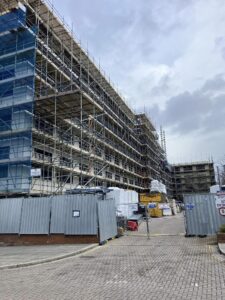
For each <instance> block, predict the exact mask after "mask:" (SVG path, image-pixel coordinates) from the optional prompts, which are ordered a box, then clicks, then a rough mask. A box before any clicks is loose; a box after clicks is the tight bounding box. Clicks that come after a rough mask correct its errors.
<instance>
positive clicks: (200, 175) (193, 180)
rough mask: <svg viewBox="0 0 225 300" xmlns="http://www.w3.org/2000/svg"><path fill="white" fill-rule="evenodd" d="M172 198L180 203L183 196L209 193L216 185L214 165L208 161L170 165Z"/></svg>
mask: <svg viewBox="0 0 225 300" xmlns="http://www.w3.org/2000/svg"><path fill="white" fill-rule="evenodd" d="M172 172H173V196H174V198H175V199H177V200H180V201H182V200H183V194H190V193H209V191H210V186H212V185H214V184H216V180H215V171H214V164H213V162H210V161H200V162H195V163H184V164H175V165H172Z"/></svg>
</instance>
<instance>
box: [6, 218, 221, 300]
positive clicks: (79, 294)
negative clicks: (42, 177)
mask: <svg viewBox="0 0 225 300" xmlns="http://www.w3.org/2000/svg"><path fill="white" fill-rule="evenodd" d="M180 218H181V216H180ZM180 218H179V217H177V218H173V219H170V221H171V222H170V221H169V222H168V218H166V219H162V220H161V221H162V222H167V223H173V222H174V223H173V224H172V225H171V226H173V227H175V228H177V227H179V225H177V226H176V224H178V223H179V222H180ZM172 220H173V222H172ZM153 222H154V220H153ZM168 226H169V225H168ZM180 230H181V231H182V230H183V229H182V228H181V229H180ZM171 232H172V230H171ZM0 299H1V300H2V299H7V300H8V299H10V300H11V299H17V300H20V299H21V300H24V299H42V300H43V299H48V300H49V299H60V300H61V299H68V300H69V299H139V300H141V299H160V300H164V299H165V300H168V299H171V300H176V299H177V300H178V299H179V300H180V299H185V300H188V299H202V300H203V299H213V300H215V299H216V300H220V299H221V300H222V299H225V260H224V256H222V255H220V254H218V252H217V248H216V245H215V240H214V239H213V238H202V239H200V238H185V237H183V236H180V235H177V236H154V237H151V239H150V240H147V238H146V237H145V236H141V235H140V236H134V235H133V236H132V235H129V236H124V237H122V238H120V239H115V240H113V241H111V242H109V243H108V244H107V245H105V246H101V247H99V248H97V249H95V250H91V251H89V252H86V253H84V254H82V255H80V256H77V257H72V258H68V259H64V260H61V261H57V262H52V263H46V264H42V265H37V266H32V267H25V268H18V269H11V270H1V272H0Z"/></svg>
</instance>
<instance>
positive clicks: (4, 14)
mask: <svg viewBox="0 0 225 300" xmlns="http://www.w3.org/2000/svg"><path fill="white" fill-rule="evenodd" d="M0 13H1V14H0V32H1V33H2V34H1V35H0V40H2V41H4V43H3V42H2V43H0V45H1V47H0V136H1V139H2V140H1V141H4V143H3V142H2V145H3V147H2V148H3V149H2V148H0V169H1V170H3V171H1V172H2V174H0V193H6V194H7V195H11V194H15V193H25V194H27V193H28V194H33V195H44V194H54V193H63V192H64V191H65V190H68V189H73V188H76V187H78V186H81V187H82V186H87V185H88V186H118V187H123V188H129V189H135V190H137V191H145V190H148V188H149V183H150V181H151V180H152V179H153V178H158V179H159V178H160V177H162V176H164V175H163V174H164V173H162V172H161V170H160V165H161V163H162V159H163V158H162V154H163V150H162V149H161V148H160V146H159V143H158V141H157V139H158V137H157V135H156V131H155V128H154V126H153V125H152V124H151V122H150V121H149V120H148V118H147V117H146V116H145V115H144V114H143V115H142V117H140V115H138V117H137V115H135V114H134V112H133V111H132V110H131V109H130V108H129V106H128V105H127V104H126V102H125V101H124V99H123V98H122V97H121V95H119V94H118V92H117V91H116V89H115V88H114V87H113V85H112V83H111V82H110V81H109V80H107V79H106V76H105V74H104V72H103V71H102V70H101V68H100V67H98V66H97V65H96V64H95V63H94V61H93V60H91V59H90V57H89V53H88V52H87V51H85V50H84V49H83V48H82V47H81V45H80V44H79V43H78V42H77V41H76V38H75V37H74V33H73V30H71V29H69V27H68V26H67V24H66V23H65V22H64V19H63V18H61V17H60V15H59V14H58V12H57V11H56V10H55V8H54V7H53V6H52V5H51V4H50V3H49V2H48V1H43V0H21V1H20V3H19V4H18V1H16V0H11V1H7V2H6V1H2V2H1V5H0ZM140 119H142V121H143V120H144V122H140ZM146 124H147V125H146ZM4 147H5V148H4ZM6 147H8V148H6ZM1 151H3V152H4V153H6V154H3V158H1V157H2V156H1ZM7 151H8V152H7ZM15 151H17V156H16V155H15V154H14V152H15ZM12 158H13V159H12ZM14 163H15V164H16V166H17V168H18V170H20V171H18V172H14V171H15V170H14V167H12V168H11V167H9V166H10V165H11V164H14ZM3 165H4V166H6V167H5V169H7V171H4V168H3V167H2V166H3ZM13 166H14V165H13ZM39 171H40V172H39ZM4 172H5V173H4ZM3 173H4V174H3ZM6 173H7V176H6ZM3 187H5V189H3Z"/></svg>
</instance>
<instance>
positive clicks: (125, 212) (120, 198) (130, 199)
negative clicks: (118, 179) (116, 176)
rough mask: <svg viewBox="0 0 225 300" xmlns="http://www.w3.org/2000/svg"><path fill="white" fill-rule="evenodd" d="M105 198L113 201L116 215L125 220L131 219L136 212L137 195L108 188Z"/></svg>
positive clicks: (133, 192)
mask: <svg viewBox="0 0 225 300" xmlns="http://www.w3.org/2000/svg"><path fill="white" fill-rule="evenodd" d="M110 190H111V191H110V192H109V193H108V195H107V198H108V197H109V198H113V199H115V205H116V214H117V215H118V216H124V217H126V218H129V217H131V216H132V215H133V214H134V212H135V211H137V210H138V193H137V192H135V191H132V190H124V189H120V188H110Z"/></svg>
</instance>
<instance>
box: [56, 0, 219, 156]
mask: <svg viewBox="0 0 225 300" xmlns="http://www.w3.org/2000/svg"><path fill="white" fill-rule="evenodd" d="M62 3H63V5H62ZM53 4H54V6H55V7H56V9H57V10H58V11H59V12H60V14H61V15H63V16H64V18H65V20H66V21H67V23H68V24H69V25H70V26H73V29H74V32H75V34H76V36H77V38H78V39H81V43H82V45H83V46H84V47H85V48H87V47H88V50H89V52H90V53H91V55H92V56H93V57H94V58H95V60H96V61H97V62H98V63H99V62H100V64H101V67H102V68H103V69H104V70H105V72H106V74H108V76H110V80H112V81H113V82H114V83H115V85H116V86H117V87H118V89H119V90H120V91H121V93H122V95H123V96H124V97H125V98H126V99H127V102H128V103H129V105H130V106H131V107H132V108H133V109H134V110H135V111H136V112H140V111H144V110H145V112H147V113H148V114H149V115H150V116H151V118H152V120H153V122H154V124H155V125H156V127H157V128H158V129H159V126H160V125H162V126H163V127H164V129H165V131H166V138H167V152H168V158H169V161H170V162H181V161H195V160H202V159H204V160H205V159H208V158H209V157H211V156H213V159H214V161H215V162H220V161H221V160H224V161H225V1H224V0H170V1H168V0H138V1H135V0H82V1H80V0H79V1H78V0H64V1H62V0H53ZM72 24H73V25H72Z"/></svg>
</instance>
